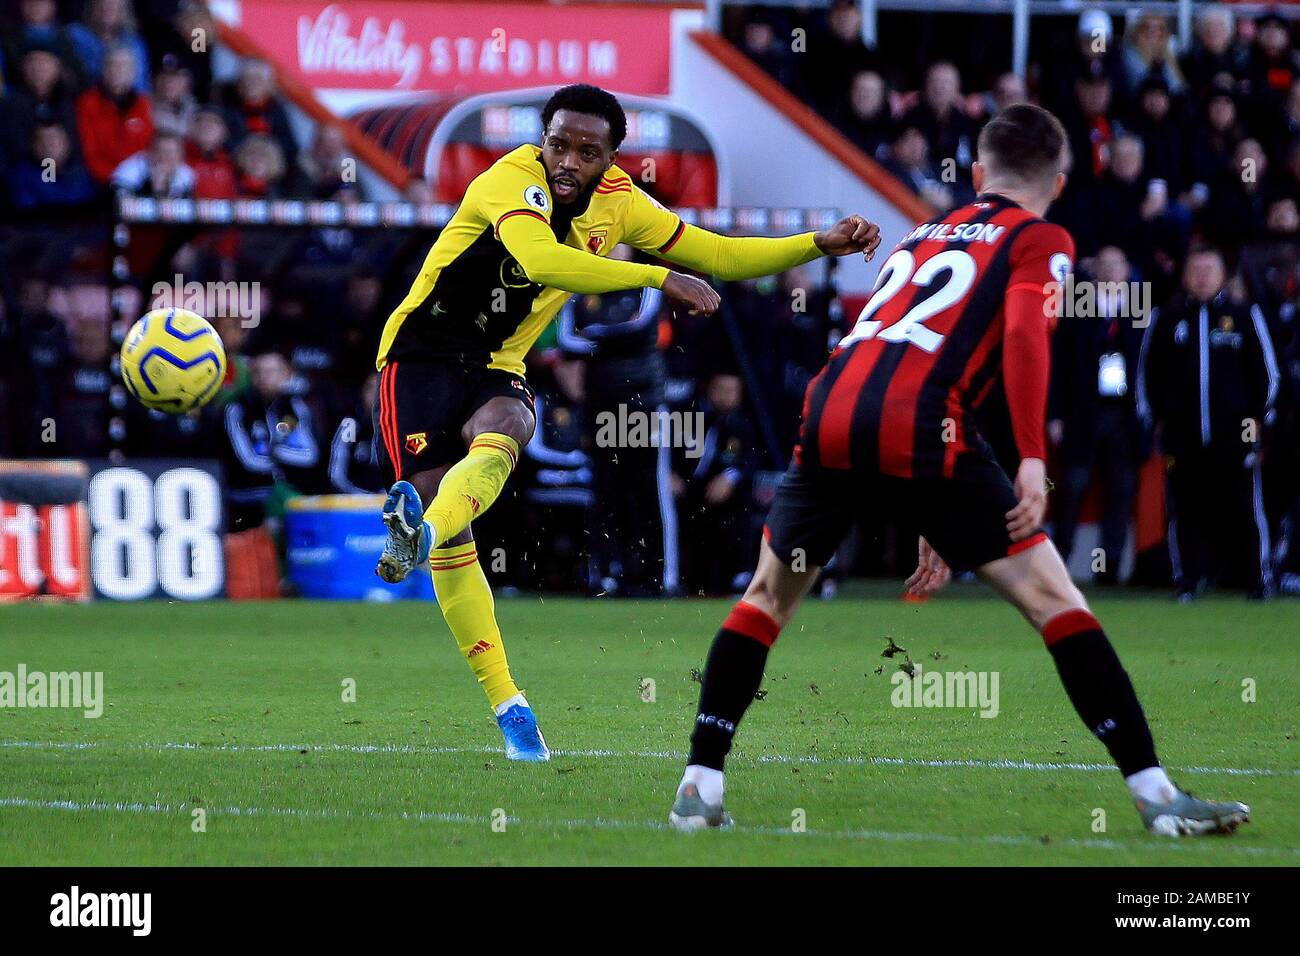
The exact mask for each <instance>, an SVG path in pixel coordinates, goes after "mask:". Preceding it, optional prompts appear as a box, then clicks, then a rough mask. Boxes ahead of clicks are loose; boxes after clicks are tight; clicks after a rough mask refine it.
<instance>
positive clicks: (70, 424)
mask: <svg viewBox="0 0 1300 956" xmlns="http://www.w3.org/2000/svg"><path fill="white" fill-rule="evenodd" d="M70 339H71V343H72V355H71V359H72V360H71V362H70V364H69V365H67V366H66V367H65V368H64V369H63V370H62V375H61V376H60V380H59V384H58V396H59V397H58V405H57V406H56V407H57V408H58V414H57V415H55V417H54V424H55V441H53V442H51V443H49V444H48V446H47V450H46V452H45V454H48V455H49V456H51V457H67V458H102V457H104V456H105V455H107V454H108V449H109V445H110V440H109V434H108V429H106V428H105V427H104V423H105V422H106V421H108V412H109V391H110V389H111V388H112V385H113V379H112V377H111V376H110V375H109V373H108V353H109V341H108V326H107V324H106V323H104V322H102V321H95V320H86V319H82V320H80V321H74V322H73V323H72V328H71V336H70Z"/></svg>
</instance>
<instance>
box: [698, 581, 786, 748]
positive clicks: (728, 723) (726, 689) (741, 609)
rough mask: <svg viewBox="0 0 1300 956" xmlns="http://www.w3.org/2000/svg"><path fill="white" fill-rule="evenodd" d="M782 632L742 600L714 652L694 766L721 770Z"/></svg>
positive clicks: (707, 669) (717, 639) (706, 670)
mask: <svg viewBox="0 0 1300 956" xmlns="http://www.w3.org/2000/svg"><path fill="white" fill-rule="evenodd" d="M780 631H781V628H780V627H779V626H778V625H777V623H776V621H774V620H772V618H771V617H770V616H768V615H767V614H766V613H764V612H763V611H760V610H759V609H758V608H756V607H754V606H753V605H752V604H746V603H745V602H744V601H738V602H736V606H735V607H733V608H732V609H731V613H730V614H729V615H727V619H726V620H725V621H723V622H722V629H721V630H719V631H718V636H717V637H715V638H714V639H713V646H712V647H711V648H709V659H708V661H707V662H706V663H705V666H704V680H703V683H704V686H703V687H702V688H701V689H700V709H699V713H698V714H697V715H696V717H695V730H694V731H693V732H692V734H691V756H690V759H689V760H688V761H687V764H688V765H699V766H703V767H710V768H712V769H713V770H721V769H722V764H723V762H724V761H725V760H726V758H727V753H728V752H729V751H730V750H731V740H732V737H734V736H735V734H736V725H737V724H738V723H740V718H741V717H743V716H745V711H746V709H748V707H749V705H750V703H751V702H752V701H753V700H754V694H755V693H757V692H758V687H759V685H760V684H761V683H762V682H763V668H764V666H765V665H766V664H767V653H768V651H769V650H771V648H772V643H773V642H774V641H775V640H776V637H777V635H778V634H779V633H780Z"/></svg>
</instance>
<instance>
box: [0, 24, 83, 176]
mask: <svg viewBox="0 0 1300 956" xmlns="http://www.w3.org/2000/svg"><path fill="white" fill-rule="evenodd" d="M20 62H21V71H20V75H19V79H18V82H17V83H16V84H15V85H14V86H13V87H12V88H10V89H9V90H8V92H7V93H6V94H5V95H4V96H3V97H0V129H3V130H4V131H5V138H4V142H3V145H2V146H0V148H3V149H4V151H5V156H6V158H7V160H8V161H9V162H10V163H12V162H14V161H16V160H17V159H19V158H21V156H22V155H23V152H24V151H25V149H26V147H27V145H28V144H30V143H31V141H32V133H33V132H35V130H36V126H37V124H39V123H58V124H60V125H61V126H63V127H65V128H66V129H68V130H74V129H76V126H77V114H76V110H75V101H74V99H73V96H72V94H71V92H70V91H69V88H68V83H67V82H66V80H65V79H64V70H63V65H62V64H61V63H60V62H59V58H58V56H57V55H56V54H55V53H54V52H53V50H52V49H50V48H49V47H44V46H35V45H32V46H29V47H27V49H26V51H25V52H24V53H23V54H22V59H21V61H20ZM73 152H76V145H75V143H74V144H73Z"/></svg>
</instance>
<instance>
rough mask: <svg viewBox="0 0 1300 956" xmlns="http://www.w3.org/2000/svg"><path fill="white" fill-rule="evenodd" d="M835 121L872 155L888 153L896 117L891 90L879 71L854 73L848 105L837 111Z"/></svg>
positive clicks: (876, 156)
mask: <svg viewBox="0 0 1300 956" xmlns="http://www.w3.org/2000/svg"><path fill="white" fill-rule="evenodd" d="M835 124H836V125H837V126H838V127H839V128H840V131H841V132H842V133H844V135H845V136H847V137H848V138H849V139H850V140H851V141H852V142H853V144H854V145H855V146H857V147H858V149H860V150H862V151H863V152H864V153H866V154H867V155H868V156H871V157H874V158H879V157H880V156H881V155H882V154H883V153H884V151H885V148H886V146H887V144H888V143H889V138H890V135H891V134H892V132H893V126H894V120H893V117H892V116H891V115H890V112H889V90H888V88H887V87H886V86H885V81H884V79H883V78H882V77H881V76H880V74H879V73H876V72H873V71H872V70H863V71H862V72H860V73H857V74H855V75H854V77H853V85H852V87H851V88H850V90H849V98H848V105H847V107H846V108H842V109H840V110H839V111H837V114H836V116H835Z"/></svg>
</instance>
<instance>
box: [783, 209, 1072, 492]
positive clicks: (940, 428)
mask: <svg viewBox="0 0 1300 956" xmlns="http://www.w3.org/2000/svg"><path fill="white" fill-rule="evenodd" d="M1073 254H1074V243H1073V241H1072V240H1071V239H1070V236H1069V234H1068V233H1066V232H1065V230H1063V229H1061V228H1060V227H1059V226H1056V225H1052V224H1050V223H1048V222H1045V221H1044V220H1042V219H1040V218H1038V217H1037V216H1035V215H1034V214H1033V213H1031V212H1029V211H1028V210H1026V209H1023V208H1022V207H1020V206H1019V205H1017V204H1016V203H1014V202H1012V201H1011V200H1008V199H1006V198H1004V197H1002V196H997V195H992V194H990V195H984V196H981V197H979V198H978V199H977V200H976V201H975V202H973V203H971V204H969V205H967V206H965V207H962V208H960V209H956V210H954V211H953V212H951V213H949V214H948V215H947V216H946V217H944V218H943V219H942V220H940V221H937V222H927V223H922V224H920V225H918V226H917V227H916V228H914V229H913V230H912V231H911V232H910V233H908V235H907V236H905V237H904V239H903V241H902V242H900V243H899V244H898V245H897V246H896V247H895V248H894V250H893V252H892V253H891V254H890V256H889V257H888V258H887V259H886V260H885V261H884V263H883V264H882V265H881V268H880V274H879V276H878V278H877V280H876V284H875V287H874V289H873V291H872V294H871V296H870V298H869V299H868V300H867V303H866V305H865V306H864V307H863V309H862V312H861V313H860V315H859V316H858V320H857V322H856V324H855V325H854V327H853V328H852V329H851V330H850V331H849V333H848V334H847V335H846V336H845V337H844V338H843V339H842V340H841V341H840V343H839V344H838V345H837V346H836V348H835V351H834V352H833V353H832V354H831V357H830V360H829V361H828V362H827V365H826V367H825V368H824V369H823V370H822V371H821V372H820V373H819V374H818V375H817V377H816V378H815V379H814V380H813V382H812V383H811V384H810V386H809V389H808V393H807V398H806V405H805V413H804V425H803V430H802V432H801V436H800V444H799V446H798V448H796V457H797V460H798V461H800V463H801V464H803V463H809V464H814V465H819V466H821V467H825V468H840V469H847V468H852V469H863V470H866V471H871V472H880V473H883V474H887V475H895V476H899V477H913V476H916V477H941V476H942V477H952V476H953V474H954V470H955V468H956V466H957V463H958V461H959V459H960V457H961V456H962V455H963V454H965V453H967V452H969V451H978V452H979V453H981V454H985V453H987V448H986V445H985V443H984V441H983V439H982V438H981V437H980V436H979V433H978V430H977V428H976V426H975V421H974V413H975V412H976V411H977V410H978V409H979V408H980V407H981V406H982V405H983V404H984V403H985V402H987V401H988V400H989V398H990V396H994V395H999V396H1000V395H1001V394H1002V392H1001V386H1002V359H1003V352H1002V342H1003V332H1004V304H1005V300H1006V296H1007V294H1008V292H1010V291H1012V290H1015V289H1020V288H1029V287H1031V286H1032V287H1034V288H1037V289H1040V290H1042V292H1043V294H1044V296H1046V295H1047V292H1048V290H1049V289H1050V288H1051V287H1052V284H1054V283H1056V282H1060V281H1063V280H1064V278H1065V275H1066V274H1067V273H1068V272H1069V271H1070V268H1071V263H1072V259H1073ZM1049 321H1050V320H1049V318H1048V316H1047V314H1046V312H1044V314H1043V315H1042V322H1043V323H1044V330H1046V327H1047V324H1048V323H1049ZM1044 334H1046V331H1045V332H1044Z"/></svg>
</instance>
